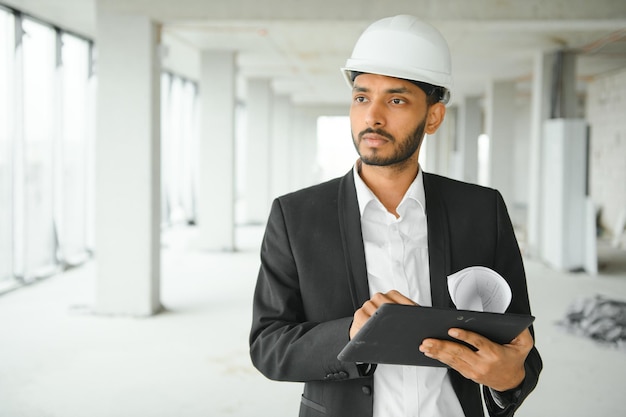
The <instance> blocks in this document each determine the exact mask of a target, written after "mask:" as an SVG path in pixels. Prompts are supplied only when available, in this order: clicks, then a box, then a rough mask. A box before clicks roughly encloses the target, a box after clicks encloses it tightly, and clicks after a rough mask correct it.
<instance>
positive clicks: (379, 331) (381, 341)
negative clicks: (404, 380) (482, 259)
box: [337, 304, 535, 367]
mask: <svg viewBox="0 0 626 417" xmlns="http://www.w3.org/2000/svg"><path fill="white" fill-rule="evenodd" d="M534 320H535V318H534V317H533V316H530V315H521V314H510V313H506V314H499V313H485V312H479V311H469V310H451V309H443V308H436V307H420V306H410V305H402V304H383V305H382V306H380V308H379V309H378V310H376V313H374V315H373V316H372V317H370V319H369V320H368V321H367V322H366V323H365V325H364V326H363V327H362V328H361V330H360V331H359V332H358V333H357V334H356V336H355V337H354V338H353V339H352V340H351V341H350V342H348V344H347V345H346V346H345V347H344V348H343V350H342V351H341V352H340V353H339V355H338V356H337V358H338V359H339V360H341V361H344V362H364V363H386V364H397V365H418V366H439V367H445V366H446V365H444V364H443V363H441V362H439V361H438V360H436V359H432V358H429V357H427V356H425V355H424V354H423V353H422V352H420V351H419V346H420V345H421V344H422V341H423V340H424V339H428V338H435V339H445V340H452V341H456V342H459V341H458V340H456V339H454V338H452V337H450V336H448V329H450V328H452V327H456V328H459V329H465V330H469V331H472V332H476V333H478V334H481V335H483V336H485V337H486V338H488V339H490V340H492V341H494V342H497V343H500V344H506V343H509V342H510V341H511V340H513V339H514V338H515V337H516V336H517V335H518V334H520V333H521V332H522V331H523V330H524V329H525V328H527V327H528V326H530V325H531V324H532V322H533V321H534Z"/></svg>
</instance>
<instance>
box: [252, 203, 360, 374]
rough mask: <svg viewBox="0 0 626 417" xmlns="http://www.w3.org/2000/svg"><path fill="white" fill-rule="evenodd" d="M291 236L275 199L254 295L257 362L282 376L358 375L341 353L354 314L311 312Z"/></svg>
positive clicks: (265, 370)
mask: <svg viewBox="0 0 626 417" xmlns="http://www.w3.org/2000/svg"><path fill="white" fill-rule="evenodd" d="M294 227H297V225H294ZM291 234H293V233H291ZM290 238H293V236H290V230H289V228H288V227H287V225H286V222H285V215H284V210H283V207H282V205H281V202H280V200H275V201H274V203H273V205H272V209H271V213H270V216H269V220H268V223H267V227H266V231H265V236H264V237H263V243H262V246H261V266H260V270H259V274H258V279H257V285H256V289H255V293H254V298H253V317H252V329H251V332H250V356H251V359H252V363H253V364H254V366H255V367H256V368H257V369H258V370H259V371H260V372H261V373H262V374H264V375H265V376H266V377H268V378H270V379H274V380H281V381H298V382H306V381H315V380H341V379H348V378H353V377H358V376H359V374H358V369H357V366H356V365H355V364H351V363H345V362H341V361H339V360H338V359H337V354H338V353H339V352H340V351H341V349H342V348H343V346H345V344H346V343H347V342H348V340H349V329H350V325H351V323H352V316H351V315H347V316H345V317H339V318H335V319H332V320H326V321H320V322H315V321H311V320H310V319H309V318H308V317H307V314H306V309H305V306H304V301H303V296H302V293H301V285H300V279H301V273H300V271H299V270H298V263H297V262H296V258H295V256H294V253H293V252H294V251H293V247H292V242H290ZM326 297H327V298H328V297H330V298H332V297H333V295H332V294H328V295H327V296H326ZM319 301H320V302H321V301H322V300H319ZM309 302H311V301H310V300H309Z"/></svg>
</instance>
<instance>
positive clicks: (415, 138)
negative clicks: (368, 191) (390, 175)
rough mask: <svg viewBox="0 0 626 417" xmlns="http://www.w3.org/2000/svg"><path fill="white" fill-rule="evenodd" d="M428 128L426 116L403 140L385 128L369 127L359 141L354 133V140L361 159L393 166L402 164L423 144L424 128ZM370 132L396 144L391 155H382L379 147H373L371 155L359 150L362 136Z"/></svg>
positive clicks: (370, 163) (368, 162) (380, 164)
mask: <svg viewBox="0 0 626 417" xmlns="http://www.w3.org/2000/svg"><path fill="white" fill-rule="evenodd" d="M425 128H426V118H424V119H423V120H422V122H421V123H420V124H419V125H418V126H417V127H416V128H415V130H414V131H413V132H411V133H410V134H409V135H408V136H407V137H406V138H405V139H404V140H403V141H400V142H398V141H397V139H396V138H395V137H394V136H393V135H391V134H390V133H388V132H386V131H385V130H383V129H372V128H367V129H365V130H363V131H362V132H361V133H359V136H358V138H359V139H358V141H357V140H355V139H354V134H353V135H352V142H353V143H354V147H355V148H356V151H357V153H358V154H359V157H360V158H361V161H363V162H364V163H365V164H367V165H375V166H391V165H397V164H401V163H403V162H404V161H406V160H407V159H409V158H410V157H411V156H412V155H413V154H414V153H415V152H416V151H417V150H418V149H419V147H420V145H421V144H422V140H423V139H424V129H425ZM368 133H375V134H377V135H380V136H383V137H385V138H387V139H389V141H390V142H391V143H392V144H393V145H394V152H393V153H392V154H391V155H387V156H385V155H380V154H379V152H378V149H372V150H371V154H370V155H363V154H362V153H361V151H360V150H359V143H361V138H362V137H363V135H365V134H368Z"/></svg>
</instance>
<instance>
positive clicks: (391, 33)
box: [341, 15, 452, 103]
mask: <svg viewBox="0 0 626 417" xmlns="http://www.w3.org/2000/svg"><path fill="white" fill-rule="evenodd" d="M450 61H451V59H450V50H449V48H448V43H447V42H446V40H445V39H444V37H443V36H442V35H441V33H439V31H438V30H437V29H435V28H434V27H433V26H431V25H429V24H428V23H426V22H423V21H421V20H419V19H417V18H416V17H413V16H409V15H399V16H394V17H387V18H384V19H381V20H378V21H376V22H374V23H372V24H371V25H370V26H369V27H368V28H367V29H366V30H365V31H364V32H363V34H361V37H359V39H358V40H357V42H356V45H355V46H354V50H353V51H352V56H351V57H350V58H349V59H348V60H347V62H346V65H345V67H344V68H342V69H341V70H342V72H343V73H344V76H345V77H346V80H347V81H348V84H349V85H350V88H352V83H353V77H352V73H353V72H357V73H358V72H364V73H370V74H379V75H386V76H389V77H395V78H403V79H406V80H410V81H418V82H422V83H427V84H431V85H434V86H437V87H443V88H444V89H445V90H446V93H445V94H443V97H442V100H441V101H443V102H444V103H447V101H448V100H449V97H450V89H451V87H452V69H451V62H450Z"/></svg>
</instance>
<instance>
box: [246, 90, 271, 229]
mask: <svg viewBox="0 0 626 417" xmlns="http://www.w3.org/2000/svg"><path fill="white" fill-rule="evenodd" d="M247 93H248V94H247V112H246V117H247V123H248V125H247V130H246V158H245V161H246V162H245V164H246V167H245V172H246V186H245V196H244V199H245V213H246V214H245V217H246V221H247V222H248V223H264V222H265V221H266V220H267V216H268V214H269V208H270V204H271V200H270V156H271V155H272V149H270V145H271V141H270V136H271V123H272V92H271V86H270V81H269V80H265V79H250V80H248V84H247Z"/></svg>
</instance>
